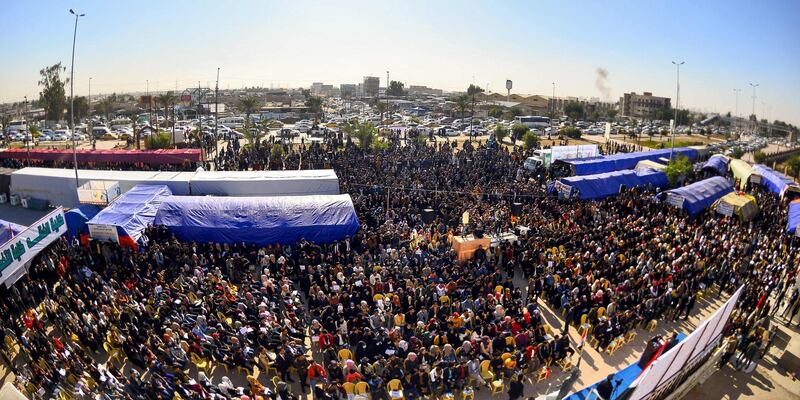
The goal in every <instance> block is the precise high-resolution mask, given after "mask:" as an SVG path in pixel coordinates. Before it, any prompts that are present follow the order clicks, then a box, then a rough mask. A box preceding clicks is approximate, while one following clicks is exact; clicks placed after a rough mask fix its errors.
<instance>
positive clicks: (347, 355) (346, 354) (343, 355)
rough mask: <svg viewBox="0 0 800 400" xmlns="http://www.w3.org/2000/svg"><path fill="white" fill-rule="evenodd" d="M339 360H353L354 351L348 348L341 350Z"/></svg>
mask: <svg viewBox="0 0 800 400" xmlns="http://www.w3.org/2000/svg"><path fill="white" fill-rule="evenodd" d="M338 354H339V361H345V360H352V359H353V352H352V351H350V350H347V349H341V350H339V353H338Z"/></svg>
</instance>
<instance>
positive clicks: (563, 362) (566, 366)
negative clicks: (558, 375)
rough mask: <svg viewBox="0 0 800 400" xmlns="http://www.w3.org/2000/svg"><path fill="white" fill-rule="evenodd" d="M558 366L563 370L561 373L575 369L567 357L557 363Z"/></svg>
mask: <svg viewBox="0 0 800 400" xmlns="http://www.w3.org/2000/svg"><path fill="white" fill-rule="evenodd" d="M556 364H558V367H559V368H561V372H569V370H571V369H572V367H573V365H572V362H571V361H570V360H569V359H568V358H566V357H565V358H562V359H560V360H558V361H556Z"/></svg>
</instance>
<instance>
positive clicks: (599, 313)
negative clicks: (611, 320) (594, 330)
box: [597, 307, 606, 318]
mask: <svg viewBox="0 0 800 400" xmlns="http://www.w3.org/2000/svg"><path fill="white" fill-rule="evenodd" d="M604 315H606V308H605V307H600V308H598V309H597V318H600V317H602V316H604Z"/></svg>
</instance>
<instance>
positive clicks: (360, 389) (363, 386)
mask: <svg viewBox="0 0 800 400" xmlns="http://www.w3.org/2000/svg"><path fill="white" fill-rule="evenodd" d="M356 395H363V396H367V397H369V398H372V396H371V395H370V393H369V384H367V382H363V381H362V382H356Z"/></svg>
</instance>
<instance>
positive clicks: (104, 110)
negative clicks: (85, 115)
mask: <svg viewBox="0 0 800 400" xmlns="http://www.w3.org/2000/svg"><path fill="white" fill-rule="evenodd" d="M113 108H114V103H113V100H112V99H111V97H108V96H107V97H105V98H103V99H102V100H100V101H98V102H97V105H96V106H95V109H96V110H97V111H99V112H100V113H101V114H103V115H104V116H105V118H106V123H109V114H111V110H112V109H113Z"/></svg>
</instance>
